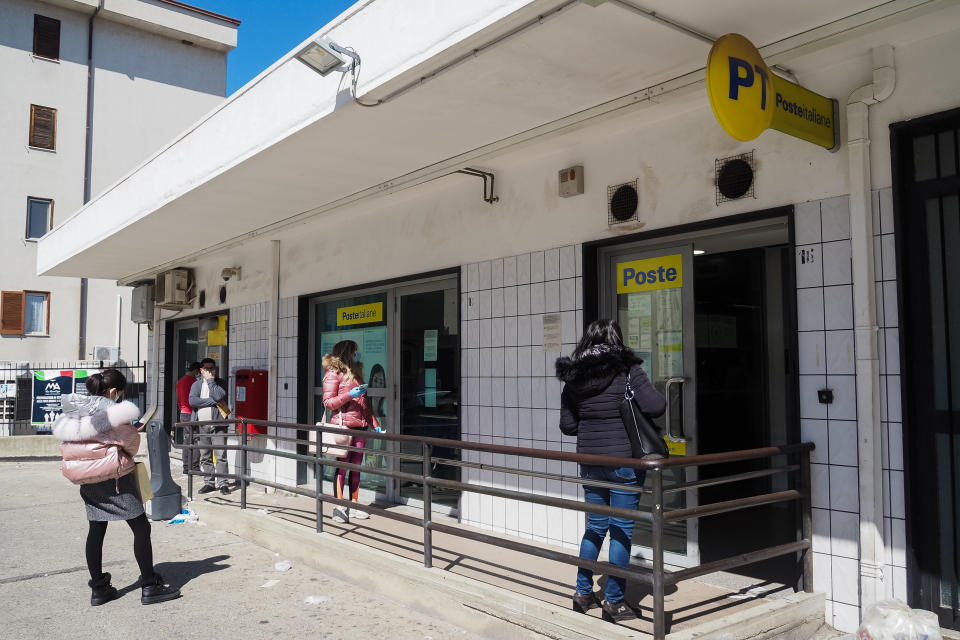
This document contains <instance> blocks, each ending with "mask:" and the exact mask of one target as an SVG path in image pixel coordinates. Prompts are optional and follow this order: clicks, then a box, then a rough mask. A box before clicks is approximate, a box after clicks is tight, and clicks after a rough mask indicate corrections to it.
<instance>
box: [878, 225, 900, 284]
mask: <svg viewBox="0 0 960 640" xmlns="http://www.w3.org/2000/svg"><path fill="white" fill-rule="evenodd" d="M880 264H881V269H882V276H883V279H884V280H896V278H897V245H896V240H895V236H894V235H893V234H892V233H887V234H884V235H882V236H880ZM880 275H881V274H879V273H878V274H876V276H877V277H879V276H880Z"/></svg>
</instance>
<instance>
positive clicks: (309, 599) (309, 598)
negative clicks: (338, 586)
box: [303, 596, 330, 604]
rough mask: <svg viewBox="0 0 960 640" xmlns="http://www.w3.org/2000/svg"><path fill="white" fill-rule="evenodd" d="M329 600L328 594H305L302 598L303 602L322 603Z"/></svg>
mask: <svg viewBox="0 0 960 640" xmlns="http://www.w3.org/2000/svg"><path fill="white" fill-rule="evenodd" d="M328 600H330V596H307V597H306V598H304V599H303V603H304V604H323V603H324V602H327V601H328Z"/></svg>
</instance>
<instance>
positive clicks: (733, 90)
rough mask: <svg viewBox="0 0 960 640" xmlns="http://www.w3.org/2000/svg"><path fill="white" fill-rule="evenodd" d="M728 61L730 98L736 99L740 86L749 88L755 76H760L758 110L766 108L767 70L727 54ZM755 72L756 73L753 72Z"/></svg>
mask: <svg viewBox="0 0 960 640" xmlns="http://www.w3.org/2000/svg"><path fill="white" fill-rule="evenodd" d="M728 60H729V61H730V99H731V100H738V99H739V95H740V87H744V88H749V87H752V86H753V83H754V82H755V81H756V76H760V110H761V111H764V110H766V108H767V81H768V77H767V70H766V69H764V68H763V67H762V66H761V65H759V64H755V65H753V66H750V63H749V62H747V61H746V60H741V59H740V58H734V57H733V56H729V58H728ZM741 72H742V73H741ZM754 72H756V73H754Z"/></svg>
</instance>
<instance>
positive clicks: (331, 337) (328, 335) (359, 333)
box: [320, 326, 387, 418]
mask: <svg viewBox="0 0 960 640" xmlns="http://www.w3.org/2000/svg"><path fill="white" fill-rule="evenodd" d="M341 340H353V341H354V342H356V343H357V350H358V352H359V353H360V361H361V362H362V363H363V381H364V382H366V383H367V387H368V388H369V389H371V390H372V389H386V386H387V327H385V326H384V327H371V328H368V329H347V330H345V331H324V332H322V333H321V334H320V352H321V353H323V354H327V353H331V352H332V351H333V345H335V344H337V343H338V342H340V341H341ZM369 397H370V404H371V407H372V408H373V412H374V413H375V414H376V415H377V417H379V418H382V417H384V416H386V410H387V407H386V396H385V395H380V394H378V393H376V392H372V393H370V396H369Z"/></svg>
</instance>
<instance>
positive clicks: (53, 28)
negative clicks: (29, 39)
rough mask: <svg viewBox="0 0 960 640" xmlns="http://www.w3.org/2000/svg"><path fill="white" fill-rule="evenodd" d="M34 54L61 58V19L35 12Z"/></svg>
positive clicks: (54, 58) (56, 58)
mask: <svg viewBox="0 0 960 640" xmlns="http://www.w3.org/2000/svg"><path fill="white" fill-rule="evenodd" d="M33 55H35V56H40V57H43V58H50V59H51V60H59V59H60V21H59V20H57V19H55V18H48V17H47V16H41V15H37V14H34V16H33Z"/></svg>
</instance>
